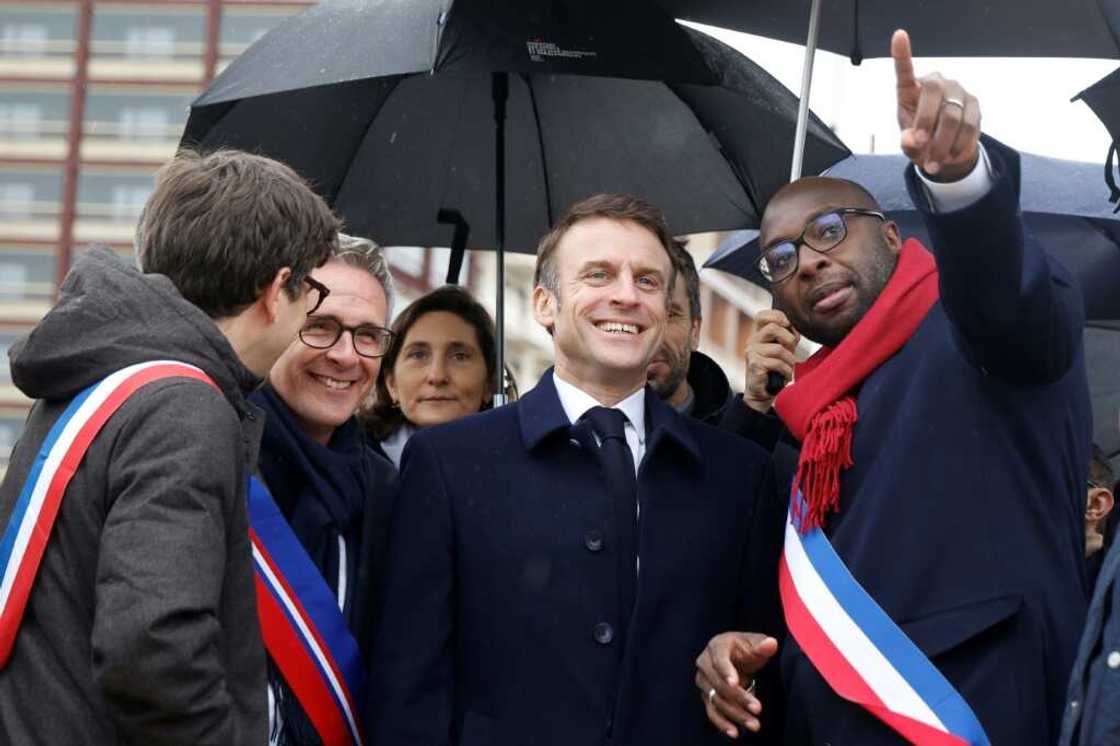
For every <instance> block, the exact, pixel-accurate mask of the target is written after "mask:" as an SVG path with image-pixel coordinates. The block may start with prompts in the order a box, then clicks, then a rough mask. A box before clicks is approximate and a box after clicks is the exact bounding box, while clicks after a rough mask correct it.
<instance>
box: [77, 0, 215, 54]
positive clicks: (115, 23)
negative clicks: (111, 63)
mask: <svg viewBox="0 0 1120 746" xmlns="http://www.w3.org/2000/svg"><path fill="white" fill-rule="evenodd" d="M160 5H162V4H161V3H149V4H148V5H147V7H144V8H143V9H139V8H127V7H113V6H105V7H102V6H101V4H100V3H98V4H97V6H96V7H95V9H94V15H93V34H92V52H93V55H94V56H95V57H101V58H104V57H124V58H126V59H133V60H143V59H152V58H155V59H164V60H166V59H171V58H176V57H178V58H185V57H195V58H200V57H201V56H202V48H203V44H204V41H205V27H206V16H205V14H204V9H203V8H201V7H198V6H196V7H193V8H188V7H175V6H170V7H168V6H164V7H159V6H160Z"/></svg>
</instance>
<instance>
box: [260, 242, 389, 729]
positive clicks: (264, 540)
mask: <svg viewBox="0 0 1120 746" xmlns="http://www.w3.org/2000/svg"><path fill="white" fill-rule="evenodd" d="M309 280H310V281H312V282H315V283H316V284H321V285H323V286H326V287H328V288H330V291H329V294H328V295H327V297H326V298H325V299H324V300H323V302H322V303H321V304H320V305H319V306H318V308H316V309H314V310H313V311H312V312H311V313H310V314H308V316H307V319H306V321H305V322H304V324H303V326H302V328H301V329H300V331H299V337H298V339H296V340H295V341H293V342H292V343H291V345H289V346H288V349H287V350H286V351H285V352H284V354H283V355H281V356H280V359H279V360H277V362H276V365H274V366H273V367H272V371H271V372H270V373H269V376H268V385H266V386H265V387H264V388H262V389H261V390H260V391H258V392H257V393H256V394H254V395H253V396H252V397H251V398H252V400H253V401H254V402H255V403H256V404H258V405H260V406H261V407H262V408H263V409H264V410H265V412H266V413H267V419H266V422H265V429H264V437H263V439H262V441H261V454H260V475H259V477H260V478H259V480H258V479H256V478H255V479H254V483H253V485H252V486H251V487H250V495H249V516H250V524H251V526H252V527H253V529H254V531H255V533H256V536H255V539H254V540H255V541H259V542H260V544H261V549H262V550H263V552H264V553H266V554H268V555H269V556H270V557H271V558H272V559H273V560H275V572H276V575H277V580H278V581H283V582H277V583H275V584H271V583H270V587H269V591H270V593H269V595H268V596H266V597H265V598H264V602H263V603H260V604H259V607H258V608H259V612H260V616H261V629H262V631H263V633H264V640H265V645H266V647H267V649H268V653H269V693H270V715H271V721H272V728H271V731H270V732H271V738H270V742H271V743H276V744H285V745H290V746H305V745H310V744H319V743H338V742H340V741H339V740H338V738H337V734H339V733H340V732H341V735H342V736H343V740H346V739H347V738H349V736H348V734H349V732H350V729H351V728H352V727H356V726H357V725H358V724H357V714H356V712H355V711H354V710H353V708H352V706H351V704H352V703H351V701H350V698H351V697H354V696H358V691H360V690H361V688H362V682H361V679H362V678H363V676H364V672H363V671H362V669H363V667H364V664H363V661H362V660H361V657H360V653H359V646H358V644H357V642H356V639H355V634H354V633H352V632H351V630H354V631H363V632H364V631H365V628H366V627H367V626H368V624H366V622H365V619H364V618H363V619H361V620H359V614H364V609H363V607H364V606H365V605H367V604H365V601H364V600H365V597H366V593H367V592H368V591H369V590H370V586H371V583H370V582H369V581H368V580H367V579H365V578H363V579H362V580H361V581H360V582H359V579H358V567H359V557H360V556H361V554H362V542H363V539H364V538H366V537H363V518H364V516H365V514H366V511H367V510H370V511H376V510H378V509H381V508H384V507H385V503H386V500H387V499H388V497H389V489H390V484H391V482H392V480H393V478H394V476H395V469H394V468H393V466H392V464H390V463H389V462H388V461H386V460H385V459H383V458H382V457H380V456H379V455H377V454H376V453H374V451H373V450H372V449H370V448H369V447H368V446H367V443H366V438H365V434H364V432H363V430H362V427H361V426H360V425H359V424H358V421H357V419H356V418H355V416H354V413H355V411H357V409H358V405H359V404H360V403H361V402H362V401H363V400H364V399H365V398H366V396H367V395H368V394H369V392H370V389H371V387H372V386H373V383H374V381H375V380H376V379H377V373H378V371H379V370H380V368H381V356H382V355H384V354H385V352H386V350H388V348H389V341H390V338H391V337H392V334H391V332H390V331H389V330H388V329H386V328H385V325H386V321H387V319H388V318H389V313H390V306H391V304H392V296H393V285H392V278H391V276H390V274H389V268H388V265H387V263H386V261H385V257H384V255H383V254H382V252H381V249H380V248H379V247H378V246H377V245H376V244H374V243H373V242H372V241H370V240H368V239H364V238H356V237H352V236H346V235H341V236H340V240H339V250H338V251H337V252H336V253H335V254H333V255H332V256H331V258H330V259H329V260H328V261H327V263H326V264H324V265H323V266H322V267H319V268H318V269H316V270H315V271H314V273H313V274H312V276H311V277H310V278H309ZM383 524H384V521H383V520H379V521H373V522H367V523H366V525H372V526H374V527H375V528H376V527H380V528H383ZM288 589H290V595H291V596H294V597H296V598H297V599H298V601H299V606H301V607H302V608H303V609H304V610H306V611H307V615H306V617H305V619H304V624H305V625H306V626H307V628H308V629H309V630H311V629H313V630H314V634H312V635H310V636H306V635H305V633H304V631H303V630H301V629H299V625H295V626H293V625H292V624H291V622H290V614H288V613H285V612H284V609H283V608H282V607H283V606H284V605H285V603H284V595H285V591H286V590H288ZM359 621H361V622H362V623H361V624H358V623H357V622H359ZM292 636H295V638H296V639H299V638H301V637H304V636H306V637H307V639H306V640H305V642H307V645H300V646H296V647H294V649H293V646H291V645H288V644H286V643H287V642H288V641H289V640H290V639H292ZM316 644H320V645H323V646H325V648H326V651H327V652H329V653H330V658H331V659H333V661H334V662H335V664H337V667H338V671H337V672H336V673H335V675H334V681H333V683H332V677H331V676H330V675H329V674H330V673H331V672H330V671H327V670H322V669H321V668H320V667H319V665H318V664H317V663H316V661H315V656H314V655H310V656H309V655H307V654H306V648H307V646H308V645H310V646H311V647H314V646H315V645H316ZM309 672H310V673H309ZM336 685H337V686H341V687H342V689H343V691H342V693H341V696H336V694H338V693H339V692H338V691H337V690H336ZM324 704H326V705H327V706H326V707H324V706H323V705H324ZM355 742H357V740H356V739H355Z"/></svg>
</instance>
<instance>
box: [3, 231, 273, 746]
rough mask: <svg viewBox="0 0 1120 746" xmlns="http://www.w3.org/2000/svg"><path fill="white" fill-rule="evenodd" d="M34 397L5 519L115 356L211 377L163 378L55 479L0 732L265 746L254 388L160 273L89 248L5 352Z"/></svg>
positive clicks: (258, 419) (6, 484)
mask: <svg viewBox="0 0 1120 746" xmlns="http://www.w3.org/2000/svg"><path fill="white" fill-rule="evenodd" d="M10 357H11V367H12V380H13V381H14V382H15V384H16V385H17V386H18V387H19V388H20V390H21V391H23V392H24V393H25V394H27V395H28V396H29V397H31V398H33V399H36V400H37V401H36V402H35V404H34V407H33V409H32V411H31V415H30V417H29V419H28V422H27V427H26V430H25V432H24V435H23V437H22V438H21V439H20V442H19V444H18V445H17V446H16V448H15V449H14V451H13V453H12V458H11V461H10V465H9V468H8V472H7V474H6V476H5V478H4V481H3V485H2V486H0V522H2V524H6V523H7V521H8V518H9V516H10V515H11V512H12V507H13V503H14V501H15V499H16V497H17V496H18V494H19V491H20V489H21V487H22V485H23V482H24V480H25V478H26V475H27V474H28V471H29V469H30V467H31V464H32V462H33V460H34V458H35V456H36V454H37V452H38V451H39V448H40V447H41V444H42V441H43V439H44V437H45V436H46V434H47V432H48V430H49V429H50V427H51V425H52V423H53V422H54V421H55V420H56V419H57V418H58V416H59V415H60V414H61V412H62V411H63V409H64V408H65V406H66V404H67V403H68V401H69V400H70V399H71V398H72V397H73V396H74V395H75V394H77V393H78V392H79V391H81V390H82V389H84V388H86V387H88V386H90V385H91V384H93V383H96V382H97V381H100V380H101V379H103V378H105V377H106V376H107V375H109V374H110V373H112V372H114V371H116V370H119V369H121V368H123V367H125V366H127V365H130V364H133V363H138V362H143V361H148V360H155V359H173V360H180V361H182V362H186V363H190V364H192V365H196V366H198V367H200V368H202V369H203V370H204V371H206V373H207V374H208V375H209V376H210V377H211V378H212V379H213V380H214V382H215V383H217V385H218V387H219V388H220V390H221V393H219V392H218V391H215V390H214V388H213V387H211V386H209V385H207V384H205V383H202V382H199V381H195V380H189V379H182V378H176V379H165V380H160V381H156V382H153V383H150V384H148V385H147V386H145V387H143V388H141V389H140V390H139V391H138V392H136V393H135V394H134V395H133V396H132V397H131V398H130V399H129V400H128V401H126V402H125V404H124V405H123V406H122V407H121V408H120V409H119V410H118V411H117V413H116V414H115V415H114V416H113V417H112V418H111V419H110V420H109V421H108V422H107V423H106V425H105V427H104V429H102V431H101V433H100V434H99V435H98V436H97V438H96V440H95V441H94V442H93V444H92V445H91V447H90V449H89V451H88V452H87V454H86V457H85V460H84V461H83V462H82V464H81V466H80V467H79V468H78V470H77V472H76V473H75V475H74V477H73V480H72V481H71V482H70V486H69V487H68V489H67V491H66V494H65V497H64V499H63V501H62V507H61V509H60V510H59V514H58V518H57V521H56V523H55V526H54V530H53V532H52V533H51V536H50V539H49V541H48V544H47V548H46V552H45V554H44V555H43V560H42V563H41V565H40V566H39V571H38V575H37V577H36V580H35V584H34V586H33V588H32V591H31V596H30V599H29V601H28V605H27V610H26V613H25V615H24V619H23V625H22V627H21V629H20V632H19V635H18V637H17V638H16V642H15V647H14V648H13V650H12V656H11V658H10V660H9V662H8V664H7V666H6V667H5V668H4V669H3V670H0V741H3V742H4V743H12V744H20V745H21V746H26V745H28V744H50V745H51V746H54V745H56V744H67V746H76V745H80V744H97V745H98V746H103V745H104V744H126V743H127V744H192V745H193V744H222V745H223V746H226V745H237V746H241V744H265V743H267V739H268V733H267V731H268V715H267V701H266V700H267V688H266V675H265V655H264V649H263V646H262V643H261V637H260V631H259V627H258V624H257V613H256V599H255V595H254V588H253V571H252V557H251V554H250V546H249V538H248V516H247V513H246V503H245V489H246V481H247V475H248V473H249V466H250V464H253V463H255V462H256V454H257V448H258V445H259V442H260V436H261V429H262V428H261V426H262V416H261V415H260V413H259V411H258V410H256V409H255V408H254V407H253V406H251V405H250V404H249V403H248V402H246V400H245V394H246V393H247V392H248V391H250V390H252V389H253V388H255V387H256V386H257V385H259V383H260V381H259V379H258V378H257V377H256V376H254V375H253V374H252V373H250V372H249V371H248V370H246V369H245V368H244V367H243V366H242V364H241V363H240V361H239V360H238V358H237V356H236V355H235V354H234V351H233V349H232V348H231V347H230V345H229V342H228V341H227V340H226V338H225V337H224V336H223V335H222V334H221V332H220V331H219V330H218V328H217V327H216V326H215V325H214V323H213V321H211V320H210V319H209V318H208V317H207V316H206V315H205V314H204V313H203V312H202V311H200V310H199V309H198V308H197V307H196V306H194V305H192V304H191V303H188V302H187V301H186V300H184V299H183V297H182V296H181V295H180V294H179V293H178V291H177V290H176V289H175V287H174V286H173V285H172V284H171V282H170V281H169V280H168V279H167V278H166V277H164V276H161V275H143V274H141V273H139V272H138V271H136V270H135V269H133V268H131V267H129V266H128V265H126V264H125V263H124V262H123V261H121V260H120V259H118V258H117V257H116V256H115V255H113V253H112V252H111V251H110V250H108V249H104V248H94V249H91V250H89V251H88V252H86V253H85V254H84V255H83V256H82V257H81V259H80V260H79V261H78V262H77V264H76V265H75V266H74V269H73V271H71V273H70V275H69V277H68V278H67V280H66V282H65V283H64V285H63V287H62V294H61V298H60V300H59V302H58V304H57V305H56V306H55V307H54V308H53V309H52V310H51V311H50V312H49V313H48V314H47V315H46V317H44V318H43V320H42V322H40V323H39V325H38V326H36V327H35V329H34V330H33V331H32V332H31V334H30V335H29V336H28V337H27V338H25V339H23V340H21V341H20V342H19V343H17V344H16V345H15V346H14V347H13V348H12V350H11V352H10Z"/></svg>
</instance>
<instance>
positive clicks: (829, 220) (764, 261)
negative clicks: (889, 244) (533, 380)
mask: <svg viewBox="0 0 1120 746" xmlns="http://www.w3.org/2000/svg"><path fill="white" fill-rule="evenodd" d="M845 215H866V216H868V217H872V218H879V220H886V219H887V216H886V215H884V214H883V213H881V212H879V211H877V210H867V209H865V208H862V207H841V208H838V209H836V210H829V211H828V212H825V213H821V214H820V215H817V216H816V217H814V218H813V219H812V220H810V221H809V222H808V223H806V224H805V228H804V230H802V231H801V235H800V236H798V237H797V238H794V239H792V240H790V239H787V240H785V241H778V242H777V243H774V244H771V245H769V246H767V247H766V248H764V249H763V250H762V256H760V257H759V258H758V269H759V271H760V272H762V276H763V277H765V278H766V279H767V280H769V281H770V282H771V283H779V282H781V281H782V280H785V279H786V278H788V277H790V276H792V275H793V273H794V272H796V271H797V263H798V257H799V256H800V254H801V245H802V244H804V245H806V246H808V247H809V248H810V249H812V250H813V251H819V252H820V253H822V254H827V253H828V252H830V251H832V250H833V249H835V248H836V247H837V246H839V245H840V244H841V243H843V242H844V239H845V238H847V237H848V224H847V222H845V220H844V216H845Z"/></svg>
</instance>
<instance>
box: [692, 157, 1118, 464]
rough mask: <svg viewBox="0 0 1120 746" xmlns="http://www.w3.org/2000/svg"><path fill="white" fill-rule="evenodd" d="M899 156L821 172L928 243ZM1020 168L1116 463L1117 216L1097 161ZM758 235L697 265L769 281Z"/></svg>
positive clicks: (729, 243)
mask: <svg viewBox="0 0 1120 746" xmlns="http://www.w3.org/2000/svg"><path fill="white" fill-rule="evenodd" d="M906 162H907V161H906V158H905V157H903V156H901V155H898V156H894V155H854V156H851V157H850V158H847V159H845V160H843V161H841V162H840V163H838V164H836V166H834V167H833V168H832V169H830V170H829V171H828V172H827V175H829V176H837V177H841V178H846V179H851V180H853V181H856V182H859V183H860V184H862V185H863V186H865V187H867V189H868V190H869V191H870V192H871V193H872V194H873V195H874V196H875V198H876V199H877V200H878V201H879V204H880V205H881V206H882V207H883V209H884V210H885V211H886V212H887V213H888V214H889V215H890V217H891V219H892V220H895V221H896V222H898V224H899V229H900V231H901V232H902V235H903V236H904V237H909V236H915V237H917V238H919V239H921V240H922V241H927V242H928V236H927V234H926V228H925V223H924V221H923V220H922V218H921V216H920V215H919V214H918V212H917V211H916V210H915V209H914V205H913V203H912V202H911V201H910V197H909V195H908V194H907V192H906V185H905V182H904V180H903V176H902V174H903V169H904V167H905V164H906ZM1022 168H1023V172H1022V182H1021V183H1022V192H1021V195H1020V202H1021V204H1022V209H1023V221H1024V223H1025V224H1026V226H1027V228H1028V230H1030V231H1031V232H1032V233H1033V234H1034V235H1035V237H1036V238H1037V239H1038V240H1039V242H1040V243H1041V244H1042V246H1044V247H1045V248H1046V250H1047V251H1048V252H1049V253H1050V254H1051V255H1052V256H1054V257H1057V259H1058V260H1059V261H1060V262H1062V263H1063V264H1064V265H1065V266H1066V267H1067V268H1068V269H1069V270H1070V271H1071V272H1072V273H1073V274H1074V275H1075V276H1076V277H1077V278H1078V279H1079V281H1080V284H1081V290H1082V294H1083V295H1084V298H1085V316H1086V318H1087V319H1089V322H1088V323H1087V324H1086V328H1085V362H1086V366H1087V368H1088V372H1089V391H1090V396H1091V397H1092V401H1093V419H1094V429H1093V436H1094V441H1095V442H1096V443H1097V444H1098V445H1099V446H1100V447H1101V448H1102V449H1104V450H1105V453H1106V454H1107V455H1108V456H1109V457H1110V458H1111V459H1113V460H1114V461H1116V462H1117V463H1116V465H1117V466H1118V467H1120V219H1118V216H1116V215H1113V214H1112V212H1111V210H1110V209H1109V207H1108V203H1107V201H1106V200H1105V199H1104V197H1103V196H1102V195H1101V194H1100V192H1099V191H1098V190H1097V189H1096V185H1097V184H1098V183H1099V182H1098V181H1097V179H1098V178H1099V177H1098V173H1099V172H1098V167H1097V166H1095V165H1093V164H1090V163H1076V162H1073V161H1063V160H1058V159H1056V158H1044V157H1042V156H1036V155H1030V154H1024V155H1023V156H1022ZM757 237H758V232H757V231H736V232H735V233H732V234H731V235H730V236H728V237H727V238H726V239H725V240H724V241H723V243H722V244H721V245H720V247H719V249H717V250H716V251H715V252H714V253H713V254H712V256H711V257H710V258H709V259H708V261H707V262H705V264H704V266H705V267H711V268H714V269H720V270H723V271H725V272H730V273H732V274H735V275H738V276H740V277H745V278H746V279H748V280H750V281H752V282H754V283H756V284H758V285H761V286H762V287H768V283H767V282H766V280H765V279H763V277H762V275H761V273H760V272H759V270H758V241H757Z"/></svg>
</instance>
